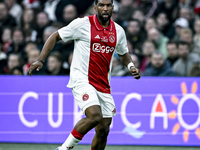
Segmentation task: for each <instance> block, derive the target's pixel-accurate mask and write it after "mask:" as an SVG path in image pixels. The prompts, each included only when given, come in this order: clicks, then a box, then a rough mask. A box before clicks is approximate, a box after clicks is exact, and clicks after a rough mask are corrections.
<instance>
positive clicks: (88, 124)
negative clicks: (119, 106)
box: [60, 105, 103, 150]
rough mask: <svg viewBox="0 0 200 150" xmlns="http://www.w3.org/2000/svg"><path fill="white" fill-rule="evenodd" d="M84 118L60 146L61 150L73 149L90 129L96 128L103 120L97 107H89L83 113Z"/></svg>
mask: <svg viewBox="0 0 200 150" xmlns="http://www.w3.org/2000/svg"><path fill="white" fill-rule="evenodd" d="M85 114H86V118H83V119H81V120H80V121H79V122H78V123H77V124H76V125H75V127H74V129H73V130H72V132H71V134H70V135H69V136H68V138H67V139H66V141H65V142H64V143H63V144H62V146H61V148H60V150H61V149H67V150H68V149H73V147H74V146H75V145H77V144H78V142H80V141H81V139H82V138H83V136H84V135H85V134H86V133H87V132H88V131H90V130H91V129H92V128H94V127H95V126H97V125H98V124H99V123H100V122H101V120H102V119H103V117H102V113H101V108H100V106H98V105H94V106H90V107H89V108H87V109H86V111H85Z"/></svg>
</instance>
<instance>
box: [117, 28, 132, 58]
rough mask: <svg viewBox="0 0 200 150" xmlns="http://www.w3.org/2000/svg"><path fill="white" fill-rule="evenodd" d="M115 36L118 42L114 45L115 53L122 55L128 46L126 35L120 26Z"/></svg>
mask: <svg viewBox="0 0 200 150" xmlns="http://www.w3.org/2000/svg"><path fill="white" fill-rule="evenodd" d="M117 38H118V43H117V46H116V52H117V54H119V55H124V54H125V53H128V52H129V51H128V46H127V40H126V35H125V32H124V29H122V27H120V28H119V31H118V36H117Z"/></svg>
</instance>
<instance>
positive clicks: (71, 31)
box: [58, 18, 83, 42]
mask: <svg viewBox="0 0 200 150" xmlns="http://www.w3.org/2000/svg"><path fill="white" fill-rule="evenodd" d="M82 22H83V18H77V19H75V20H73V21H72V22H71V23H70V24H69V25H67V26H65V27H63V28H61V29H59V30H58V33H59V35H60V37H61V39H62V40H63V41H64V42H67V41H68V40H75V39H79V38H80V33H79V32H78V31H79V29H80V28H81V24H82ZM78 33H79V34H78Z"/></svg>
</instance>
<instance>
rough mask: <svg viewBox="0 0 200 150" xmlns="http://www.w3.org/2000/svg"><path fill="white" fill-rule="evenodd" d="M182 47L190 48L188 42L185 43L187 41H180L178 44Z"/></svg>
mask: <svg viewBox="0 0 200 150" xmlns="http://www.w3.org/2000/svg"><path fill="white" fill-rule="evenodd" d="M180 45H187V46H188V48H189V47H190V44H189V43H187V42H185V41H179V42H178V46H180Z"/></svg>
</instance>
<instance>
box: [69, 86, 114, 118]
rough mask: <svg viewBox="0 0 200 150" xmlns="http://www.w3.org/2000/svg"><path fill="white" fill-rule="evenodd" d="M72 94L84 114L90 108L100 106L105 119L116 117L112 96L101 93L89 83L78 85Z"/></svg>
mask: <svg viewBox="0 0 200 150" xmlns="http://www.w3.org/2000/svg"><path fill="white" fill-rule="evenodd" d="M72 92H73V95H74V98H75V100H76V102H77V104H78V106H79V107H80V109H81V110H82V112H83V113H85V110H86V109H87V108H88V107H90V106H93V105H99V106H100V107H101V111H102V115H103V118H111V117H114V116H115V113H116V109H115V103H114V100H113V97H112V96H111V94H108V93H102V92H99V91H97V90H96V89H95V88H94V87H93V86H92V85H90V84H89V83H84V84H78V85H77V86H75V87H73V88H72Z"/></svg>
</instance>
